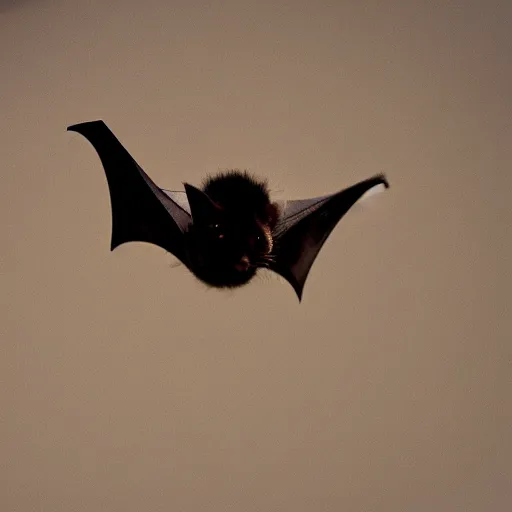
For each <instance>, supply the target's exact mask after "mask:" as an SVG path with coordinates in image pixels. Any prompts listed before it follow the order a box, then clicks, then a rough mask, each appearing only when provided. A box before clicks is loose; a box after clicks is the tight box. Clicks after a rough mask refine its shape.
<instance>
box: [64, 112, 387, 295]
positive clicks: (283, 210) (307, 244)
mask: <svg viewBox="0 0 512 512" xmlns="http://www.w3.org/2000/svg"><path fill="white" fill-rule="evenodd" d="M68 130H70V131H74V132H77V133H80V134H81V135H83V136H84V137H85V138H86V139H87V140H88V141H89V142H90V143H91V144H92V146H93V147H94V149H95V150H96V152H97V153H98V156H99V158H100V160H101V162H102V164H103V168H104V170H105V174H106V177H107V182H108V187H109V191H110V201H111V208H112V238H111V250H114V249H115V248H116V247H118V246H119V245H121V244H124V243H126V242H147V243H151V244H155V245H157V246H159V247H162V248H163V249H165V250H166V251H168V252H170V253H171V254H173V255H174V256H175V257H176V258H177V259H178V260H180V261H181V262H182V263H183V264H184V265H185V266H186V267H187V268H188V269H189V270H190V271H191V272H192V273H193V274H194V275H195V276H196V277H197V278H198V279H200V280H201V281H203V282H204V283H206V284H208V285H210V286H213V287H217V288H226V287H238V286H242V285H244V284H246V283H248V282H249V281H250V280H251V279H252V278H253V277H254V275H255V274H256V272H257V270H258V269H259V268H267V269H269V270H271V271H273V272H275V273H277V274H279V275H280V276H282V277H283V278H284V279H285V280H286V281H288V282H289V283H290V285H291V286H292V287H293V289H294V290H295V293H296V294H297V297H298V299H299V301H301V299H302V294H303V289H304V283H305V282H306V278H307V276H308V273H309V271H310V269H311V266H312V265H313V263H314V261H315V259H316V257H317V256H318V253H319V252H320V249H321V248H322V246H323V244H324V243H325V241H326V240H327V238H328V236H329V235H330V233H331V232H332V230H333V229H334V227H335V226H336V225H337V223H338V222H339V221H340V219H341V218H342V217H343V216H344V215H345V214H346V213H347V212H348V210H349V209H350V208H351V207H352V206H353V205H354V204H355V203H356V202H358V201H359V200H360V199H361V198H362V197H363V196H364V195H366V194H368V193H370V192H373V191H376V190H377V189H378V188H388V187H389V184H388V181H387V179H386V177H385V176H384V175H383V174H379V175H376V176H373V177H371V178H369V179H366V180H364V181H361V182H359V183H357V184H355V185H353V186H351V187H348V188H346V189H344V190H341V191H340V192H337V193H335V194H330V195H326V196H322V197H315V198H311V199H300V200H288V201H281V202H271V200H270V196H269V191H268V188H267V184H266V182H264V181H260V180H258V179H256V178H254V177H253V176H251V175H250V174H248V173H247V172H245V171H244V172H242V171H238V170H233V171H228V172H224V173H220V174H218V175H217V176H213V177H209V178H207V179H206V180H205V182H204V183H203V185H202V187H201V188H196V187H194V186H193V185H190V184H188V183H184V188H185V190H184V191H170V190H166V189H162V188H160V187H158V186H157V185H156V184H155V183H154V182H153V181H152V180H151V178H150V177H149V176H148V175H147V174H146V173H145V172H144V171H143V169H142V168H141V167H140V166H139V165H138V164H137V162H136V161H135V160H134V158H133V157H132V156H131V155H130V154H129V153H128V151H127V150H126V149H125V148H124V147H123V145H122V144H121V142H120V141H119V140H118V139H117V138H116V137H115V135H114V134H113V133H112V132H111V131H110V129H109V128H108V127H107V125H106V124H105V123H104V122H103V121H101V120H98V121H90V122H85V123H80V124H75V125H72V126H69V127H68Z"/></svg>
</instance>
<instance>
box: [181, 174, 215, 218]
mask: <svg viewBox="0 0 512 512" xmlns="http://www.w3.org/2000/svg"><path fill="white" fill-rule="evenodd" d="M184 185H185V192H186V193H187V199H188V204H189V205H190V211H191V213H192V219H193V220H194V222H199V223H204V222H209V221H210V220H211V218H212V216H213V215H215V214H218V213H219V207H218V206H217V205H216V204H215V203H214V202H213V201H212V200H211V199H210V198H209V197H208V196H207V195H206V194H205V193H204V192H203V191H202V190H199V189H198V188H196V187H194V186H192V185H189V184H188V183H185V184H184Z"/></svg>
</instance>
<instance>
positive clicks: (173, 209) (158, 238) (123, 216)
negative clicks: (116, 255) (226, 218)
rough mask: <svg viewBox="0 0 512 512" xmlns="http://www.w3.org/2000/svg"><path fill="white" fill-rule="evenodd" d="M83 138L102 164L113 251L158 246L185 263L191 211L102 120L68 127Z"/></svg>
mask: <svg viewBox="0 0 512 512" xmlns="http://www.w3.org/2000/svg"><path fill="white" fill-rule="evenodd" d="M68 130H69V131H74V132H77V133H80V134H81V135H83V136H84V137H85V138H86V139H87V140H88V141H89V142H90V143H91V144H92V145H93V147H94V149H95V150H96V152H97V153H98V156H99V157H100V160H101V162H102V164H103V168H104V170H105V174H106V177H107V182H108V187H109V191H110V201H111V207H112V240H111V250H114V249H115V248H116V247H118V246H119V245H121V244H124V243H126V242H147V243H151V244H155V245H158V246H159V247H162V248H164V249H165V250H167V251H169V252H170V253H172V254H173V255H174V256H176V257H177V258H178V259H179V260H181V261H182V262H183V263H185V260H186V256H185V245H184V232H185V231H186V230H187V228H188V226H189V224H190V223H191V222H192V218H191V216H190V213H189V211H187V210H186V209H185V208H183V206H182V205H180V202H179V201H176V200H175V199H174V198H173V196H172V194H174V193H173V192H167V193H166V192H164V191H163V190H162V189H160V188H159V187H158V186H157V185H155V183H154V182H153V181H152V180H151V178H149V176H148V175H147V174H146V173H145V172H144V171H143V170H142V168H141V167H140V166H139V165H138V164H137V162H136V161H135V160H134V159H133V157H132V156H131V155H130V154H129V153H128V151H127V150H126V149H125V148H124V147H123V145H122V144H121V143H120V142H119V140H118V139H117V138H116V137H115V135H114V134H113V133H112V132H111V131H110V130H109V128H108V127H107V125H106V124H105V123H104V122H103V121H91V122H87V123H81V124H75V125H73V126H69V127H68Z"/></svg>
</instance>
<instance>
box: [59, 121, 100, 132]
mask: <svg viewBox="0 0 512 512" xmlns="http://www.w3.org/2000/svg"><path fill="white" fill-rule="evenodd" d="M94 124H105V121H103V120H102V119H96V120H95V121H85V122H83V123H75V124H71V125H69V126H68V127H67V128H66V131H68V132H77V133H80V129H82V128H84V127H85V126H91V125H94Z"/></svg>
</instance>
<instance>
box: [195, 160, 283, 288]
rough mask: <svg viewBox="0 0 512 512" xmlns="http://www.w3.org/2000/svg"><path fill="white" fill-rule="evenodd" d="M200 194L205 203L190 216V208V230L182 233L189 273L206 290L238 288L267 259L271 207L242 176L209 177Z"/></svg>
mask: <svg viewBox="0 0 512 512" xmlns="http://www.w3.org/2000/svg"><path fill="white" fill-rule="evenodd" d="M201 190H202V191H203V192H204V194H206V196H208V198H209V200H210V201H208V200H207V199H206V202H204V201H203V204H202V205H199V206H196V211H194V207H192V217H193V225H192V227H191V229H190V231H189V232H188V233H187V248H188V254H189V258H190V261H191V263H192V264H191V269H192V271H193V272H194V274H195V275H196V276H197V277H198V278H199V279H201V280H202V281H203V282H205V283H207V284H209V285H210V286H215V287H220V288H222V287H235V286H241V285H244V284H246V283H248V282H249V281H250V280H251V279H252V278H253V277H254V275H255V274H256V271H257V269H258V268H259V267H265V266H267V264H268V262H269V261H270V259H271V257H272V256H271V252H272V246H273V240H272V229H273V228H274V226H275V224H276V222H277V217H278V209H277V206H276V205H275V204H273V203H271V201H270V196H269V192H268V188H267V185H266V183H265V182H263V181H259V180H257V179H255V178H254V177H252V176H251V175H250V174H248V173H247V172H242V171H237V170H235V171H229V172H225V173H221V174H218V175H216V176H213V177H209V178H208V179H207V180H206V181H205V182H204V183H203V186H202V188H201Z"/></svg>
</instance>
